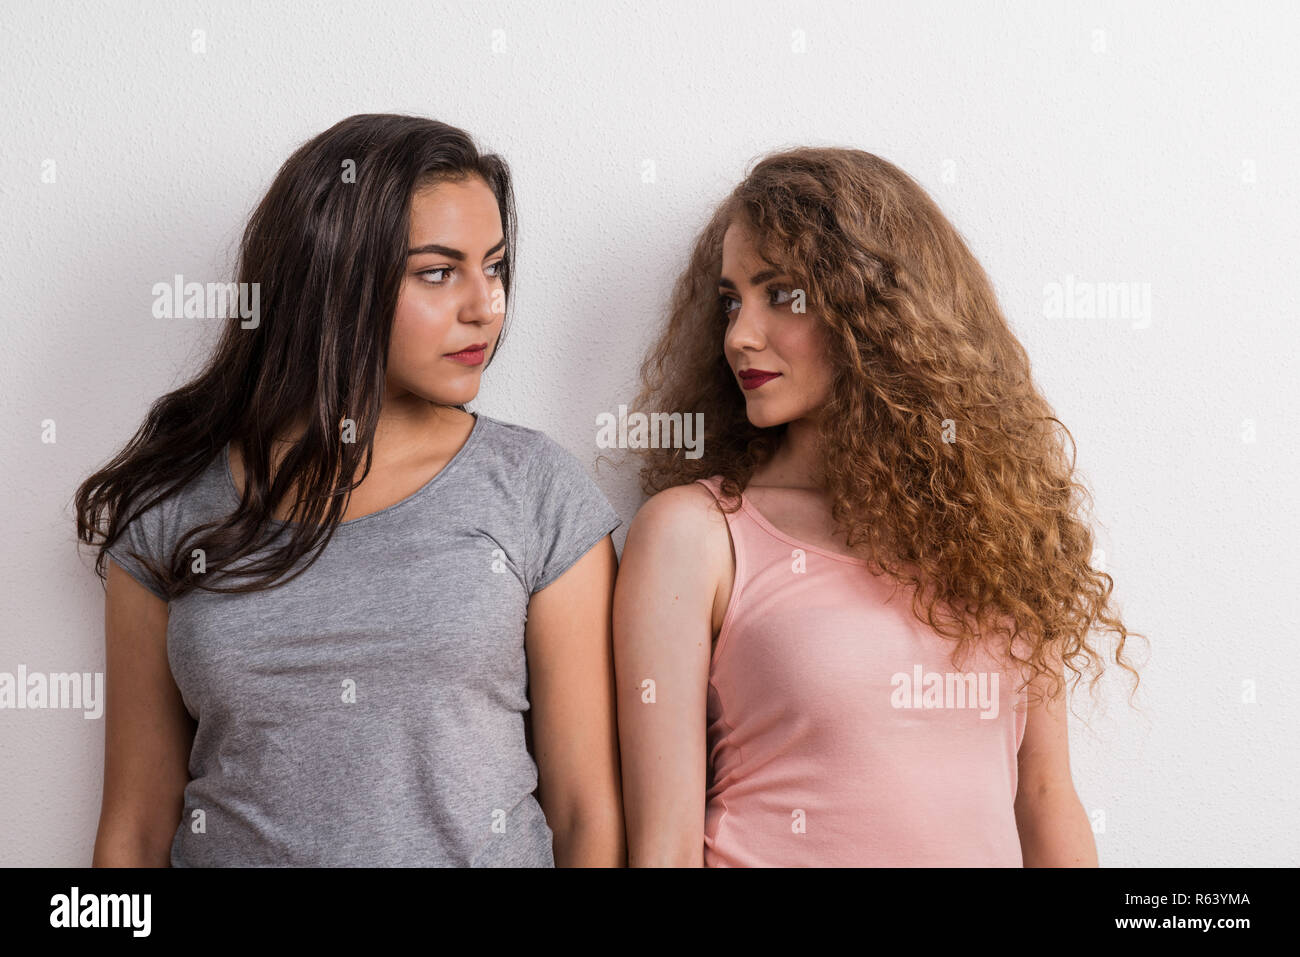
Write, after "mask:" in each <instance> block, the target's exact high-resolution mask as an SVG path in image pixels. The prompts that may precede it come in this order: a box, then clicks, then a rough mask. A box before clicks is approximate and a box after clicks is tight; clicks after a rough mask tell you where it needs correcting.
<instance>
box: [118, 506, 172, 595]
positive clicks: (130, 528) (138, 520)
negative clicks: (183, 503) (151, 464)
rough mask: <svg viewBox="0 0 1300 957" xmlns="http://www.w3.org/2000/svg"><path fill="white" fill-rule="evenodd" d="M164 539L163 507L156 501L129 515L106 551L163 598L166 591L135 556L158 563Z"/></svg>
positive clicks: (140, 581)
mask: <svg viewBox="0 0 1300 957" xmlns="http://www.w3.org/2000/svg"><path fill="white" fill-rule="evenodd" d="M164 539H165V533H164V522H163V509H162V505H161V503H160V504H156V505H154V506H153V507H152V508H150V509H147V510H145V511H144V512H141V513H139V514H137V515H135V516H133V517H132V518H131V519H130V521H128V522H127V524H126V528H125V529H123V531H122V535H121V537H119V538H118V540H117V541H116V542H114V543H113V544H112V545H111V546H110V547H109V548H107V549H106V551H107V552H108V555H109V557H110V558H112V559H113V561H115V562H117V563H118V564H119V565H121V566H122V568H123V569H124V570H125V571H126V573H127V574H128V575H130V576H131V577H132V578H134V579H135V580H136V581H138V582H139V583H140V584H141V585H143V586H144V587H145V588H147V589H148V590H149V591H150V592H152V593H153V594H154V595H157V596H158V597H159V598H161V599H162V600H163V601H167V600H168V599H167V593H166V592H164V591H163V589H162V585H161V584H160V583H159V581H158V579H157V578H155V577H154V575H153V574H151V573H150V571H149V569H147V568H146V567H145V566H144V564H143V563H142V562H141V561H140V560H139V559H138V558H136V557H135V556H136V555H143V556H144V557H146V558H148V559H149V560H150V561H152V562H153V563H154V564H155V565H161V564H162V563H163V556H164V553H165V547H166V543H165V540H164Z"/></svg>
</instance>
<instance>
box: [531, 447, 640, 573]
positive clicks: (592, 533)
mask: <svg viewBox="0 0 1300 957" xmlns="http://www.w3.org/2000/svg"><path fill="white" fill-rule="evenodd" d="M527 500H528V501H529V502H530V503H531V507H532V511H533V515H532V516H530V518H531V522H530V525H529V529H528V532H529V534H528V548H527V552H526V556H525V574H526V577H527V585H528V593H529V594H532V593H534V592H537V591H540V590H541V589H543V588H545V587H546V586H547V585H549V584H551V583H552V582H553V581H555V580H556V579H557V578H559V577H560V576H561V575H563V574H564V573H565V572H566V571H568V570H569V568H570V567H571V566H572V565H573V564H574V563H575V562H576V561H577V560H578V559H579V558H581V557H582V556H583V555H585V554H587V552H589V551H591V549H592V546H594V545H595V544H596V543H597V542H599V541H600V540H601V539H602V538H604V537H605V536H606V535H608V534H609V533H610V532H612V531H614V530H615V529H616V528H618V527H619V526H620V525H622V524H623V521H622V519H620V518H619V517H618V513H617V512H615V511H614V509H613V507H612V506H611V505H610V504H609V500H608V499H606V498H605V494H604V493H603V492H601V490H600V489H599V487H597V485H596V483H595V482H593V481H592V480H591V476H589V475H588V474H587V470H586V469H585V468H584V467H583V465H582V463H581V462H579V461H578V458H577V457H576V456H575V455H574V454H573V453H572V452H570V451H568V450H567V449H565V448H564V447H563V446H561V445H559V444H558V443H557V442H555V441H554V440H553V439H551V438H550V437H549V436H546V435H542V440H541V443H540V447H539V448H538V450H537V452H536V453H535V455H534V457H533V461H532V463H531V465H530V468H529V470H528V494H527Z"/></svg>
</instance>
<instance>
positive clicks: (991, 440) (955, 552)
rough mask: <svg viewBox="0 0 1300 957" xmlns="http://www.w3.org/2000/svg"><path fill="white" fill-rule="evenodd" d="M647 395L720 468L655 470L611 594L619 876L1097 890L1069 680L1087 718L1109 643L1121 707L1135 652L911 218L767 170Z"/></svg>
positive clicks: (901, 197)
mask: <svg viewBox="0 0 1300 957" xmlns="http://www.w3.org/2000/svg"><path fill="white" fill-rule="evenodd" d="M642 375H643V379H644V389H643V390H642V392H641V394H640V396H638V398H637V400H636V403H635V408H636V409H639V410H662V411H663V412H665V413H667V414H669V415H671V414H672V413H681V414H683V415H687V414H691V415H694V414H699V413H702V414H703V423H704V453H703V455H698V454H696V455H694V456H688V455H686V454H684V451H683V449H681V448H673V447H671V446H672V444H673V443H672V442H671V441H668V442H663V443H652V444H659V445H660V446H661V447H658V448H651V449H649V450H648V451H647V453H646V455H647V457H646V461H645V465H644V467H643V469H642V471H641V479H642V485H643V488H644V490H645V491H646V492H647V494H651V495H652V498H651V499H650V500H649V501H648V502H647V503H646V504H645V505H644V506H643V507H642V509H641V511H640V512H639V513H638V515H637V517H636V519H635V521H634V522H633V524H632V526H631V527H630V529H629V532H628V537H627V542H626V545H625V548H624V553H623V558H622V563H621V572H620V575H619V578H618V583H617V586H616V590H615V599H614V601H615V605H614V615H615V620H614V641H615V649H614V652H615V665H616V672H617V678H618V712H619V736H620V742H621V748H622V766H623V782H624V807H625V810H626V815H627V829H628V833H627V836H628V851H629V861H630V863H631V864H632V865H633V866H637V865H666V864H667V865H685V866H701V865H703V866H841V865H861V866H977V867H984V866H1009V867H1019V866H1043V865H1047V866H1052V865H1095V864H1096V862H1097V852H1096V847H1095V844H1094V842H1093V839H1092V833H1091V829H1090V826H1089V821H1088V819H1087V816H1086V815H1085V813H1084V811H1083V807H1082V805H1081V804H1080V802H1079V799H1078V797H1077V796H1076V794H1075V791H1074V785H1073V782H1072V780H1071V775H1070V767H1069V749H1068V743H1067V724H1066V711H1065V707H1064V702H1065V687H1064V686H1065V681H1064V671H1063V669H1066V668H1068V669H1069V670H1071V671H1072V672H1074V673H1075V683H1076V684H1077V681H1078V677H1079V676H1081V675H1082V674H1083V673H1084V671H1085V670H1096V672H1097V674H1096V675H1095V676H1094V677H1093V679H1092V685H1093V687H1094V690H1095V685H1096V682H1097V680H1098V678H1099V677H1100V670H1101V664H1102V661H1103V659H1104V656H1103V655H1101V654H1100V653H1099V652H1098V650H1097V649H1096V648H1094V647H1093V646H1092V645H1090V644H1089V633H1090V632H1092V631H1094V630H1104V631H1109V632H1112V633H1114V635H1115V636H1116V637H1117V639H1118V642H1117V645H1116V647H1115V651H1114V658H1115V661H1116V663H1117V664H1119V665H1120V666H1121V667H1123V668H1124V669H1125V670H1127V671H1129V672H1131V674H1132V675H1133V677H1134V678H1136V676H1137V672H1136V671H1135V670H1134V669H1133V668H1132V667H1131V666H1130V665H1129V664H1128V663H1127V662H1126V661H1125V658H1124V654H1123V651H1124V645H1125V642H1126V640H1127V639H1128V637H1130V633H1129V632H1128V631H1127V630H1126V629H1125V627H1124V624H1123V623H1122V621H1121V619H1120V617H1119V615H1118V613H1117V612H1116V611H1115V610H1114V609H1113V608H1112V605H1111V601H1110V593H1111V589H1112V586H1113V583H1112V581H1111V579H1110V577H1109V576H1108V575H1106V574H1105V573H1103V572H1101V571H1099V570H1096V569H1094V568H1092V567H1091V564H1090V559H1091V555H1092V548H1093V543H1092V534H1091V532H1090V530H1089V528H1088V525H1087V524H1086V522H1085V520H1084V518H1083V517H1082V515H1081V512H1082V509H1083V507H1084V506H1085V505H1086V503H1087V500H1088V493H1087V491H1086V489H1085V488H1084V487H1083V486H1082V484H1081V483H1080V482H1078V481H1076V478H1075V474H1074V465H1073V462H1072V461H1071V460H1070V459H1069V458H1067V456H1066V454H1065V451H1064V448H1063V442H1062V439H1061V435H1060V431H1059V429H1064V426H1062V424H1061V423H1060V422H1059V421H1058V420H1057V419H1056V418H1055V417H1054V415H1053V413H1052V410H1051V408H1050V406H1049V405H1048V403H1047V402H1046V401H1045V400H1044V399H1043V397H1042V395H1041V394H1040V393H1039V391H1038V389H1037V388H1036V387H1035V385H1034V382H1033V380H1032V377H1031V375H1030V365H1029V360H1028V358H1027V356H1026V354H1025V351H1024V349H1023V348H1022V347H1021V345H1020V343H1019V342H1018V341H1017V340H1016V338H1015V336H1014V335H1013V334H1012V332H1011V331H1010V329H1009V328H1008V325H1007V322H1006V319H1005V318H1004V317H1003V315H1002V312H1001V310H1000V309H999V307H998V304H997V301H996V298H995V296H994V293H993V290H992V287H991V285H990V283H989V280H988V278H987V276H986V275H985V273H984V271H983V269H982V268H981V267H980V265H979V263H978V262H977V261H976V259H975V257H974V256H973V255H972V254H971V252H970V250H969V249H968V248H967V246H966V244H965V243H964V242H963V241H962V239H961V237H960V236H959V234H958V233H957V231H956V230H955V229H954V228H953V226H952V225H951V224H950V223H949V222H948V221H947V219H946V218H945V217H944V216H943V214H942V213H941V212H940V211H939V209H938V208H937V207H936V205H935V204H934V202H933V201H932V200H931V199H930V197H929V196H927V195H926V193H925V191H924V190H923V189H922V188H921V187H920V186H919V185H917V183H916V182H915V181H913V180H912V179H911V178H910V177H908V176H907V175H906V174H905V173H903V172H902V171H901V170H899V169H898V168H896V167H895V166H893V165H892V164H890V163H888V162H886V161H884V160H882V159H880V158H879V157H876V156H873V155H871V154H869V153H865V152H861V151H858V150H848V149H830V148H817V149H813V148H806V149H795V150H791V151H788V152H783V153H778V154H774V155H771V156H768V157H767V158H765V159H764V160H762V161H761V162H760V163H759V164H758V165H757V166H756V167H755V168H754V169H753V170H752V171H751V172H750V174H749V175H748V176H747V177H746V179H745V180H744V182H742V183H741V184H740V185H739V186H738V187H737V188H736V189H735V191H734V192H733V193H732V194H731V195H730V196H729V197H728V198H727V199H726V200H725V201H724V202H723V203H722V205H721V206H720V207H719V208H718V210H717V211H716V213H715V214H714V216H713V217H712V219H711V220H710V222H709V224H708V225H707V226H706V227H705V229H704V231H703V232H702V233H701V234H700V236H699V238H698V240H697V242H696V245H695V249H694V252H693V254H692V257H691V260H690V263H689V266H688V267H687V269H686V270H685V272H684V273H683V274H682V276H681V278H680V279H679V280H678V283H677V285H676V288H675V291H674V295H673V299H672V303H671V307H670V310H669V316H668V321H667V323H666V326H665V328H664V330H663V332H662V335H661V337H660V339H659V340H658V342H657V344H656V345H655V346H654V348H653V350H652V352H651V353H650V355H649V356H648V357H647V359H646V361H645V364H644V366H643V369H642ZM1058 427H1059V429H1058ZM1066 434H1067V435H1068V430H1066ZM1081 666H1082V667H1081Z"/></svg>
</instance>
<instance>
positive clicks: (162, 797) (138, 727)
mask: <svg viewBox="0 0 1300 957" xmlns="http://www.w3.org/2000/svg"><path fill="white" fill-rule="evenodd" d="M108 566H109V567H108V591H107V595H106V598H105V602H104V641H105V665H104V669H105V675H104V677H105V710H104V796H103V803H102V806H101V809H100V814H99V831H98V833H97V834H96V836H95V851H94V858H93V860H92V865H93V866H94V867H167V866H169V865H170V863H171V843H172V839H173V837H174V836H175V834H176V828H177V826H178V825H179V824H180V819H181V813H182V811H183V810H184V799H185V797H184V796H185V785H186V784H187V783H189V758H190V747H191V746H192V744H193V743H194V722H193V720H192V719H191V718H190V716H189V713H188V712H187V711H186V710H185V705H184V704H183V703H182V701H181V696H180V691H179V690H178V689H177V687H176V683H175V682H174V681H173V680H172V674H171V668H170V667H169V665H168V664H167V604H166V603H165V602H163V601H162V600H160V599H159V598H157V597H156V596H154V595H153V594H151V593H150V592H149V591H148V589H146V588H144V587H143V586H142V585H140V583H139V582H137V581H136V580H135V579H134V578H132V577H131V576H130V575H128V574H127V573H126V572H125V571H123V570H122V568H121V567H120V566H119V565H118V564H117V563H116V562H114V561H112V560H111V559H110V560H109V563H108Z"/></svg>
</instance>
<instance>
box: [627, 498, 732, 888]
mask: <svg viewBox="0 0 1300 957" xmlns="http://www.w3.org/2000/svg"><path fill="white" fill-rule="evenodd" d="M723 523H724V519H723V517H722V515H721V514H720V513H719V512H718V510H717V508H716V507H715V505H714V501H713V497H712V495H711V494H710V493H709V492H708V491H707V490H706V489H704V488H703V487H702V486H698V485H689V486H681V487H678V488H672V489H667V490H665V491H663V492H660V493H659V494H658V495H656V496H654V497H653V498H652V499H650V501H648V502H647V503H646V504H645V505H644V506H643V507H642V508H641V511H640V512H638V513H637V516H636V519H635V520H634V521H633V523H632V525H631V527H630V528H629V529H628V535H627V542H626V544H625V545H624V547H623V561H622V567H621V569H620V571H619V577H618V584H617V586H616V588H615V591H614V662H615V670H616V676H617V682H618V710H619V740H620V742H621V745H622V757H623V789H624V801H623V803H624V808H625V810H626V814H627V835H628V858H629V863H630V864H631V865H633V866H637V865H642V866H644V865H677V866H693V867H698V866H701V865H702V864H703V853H704V814H705V791H706V789H707V780H706V778H707V764H708V756H707V752H706V748H707V743H706V731H707V720H708V719H707V695H708V675H709V658H710V652H711V647H712V637H713V635H712V610H713V601H714V595H715V592H716V589H717V587H718V582H719V581H720V579H721V574H722V564H721V563H723V562H726V561H730V557H731V553H730V544H729V539H728V537H727V531H726V527H725V524H723ZM719 536H721V537H719Z"/></svg>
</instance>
